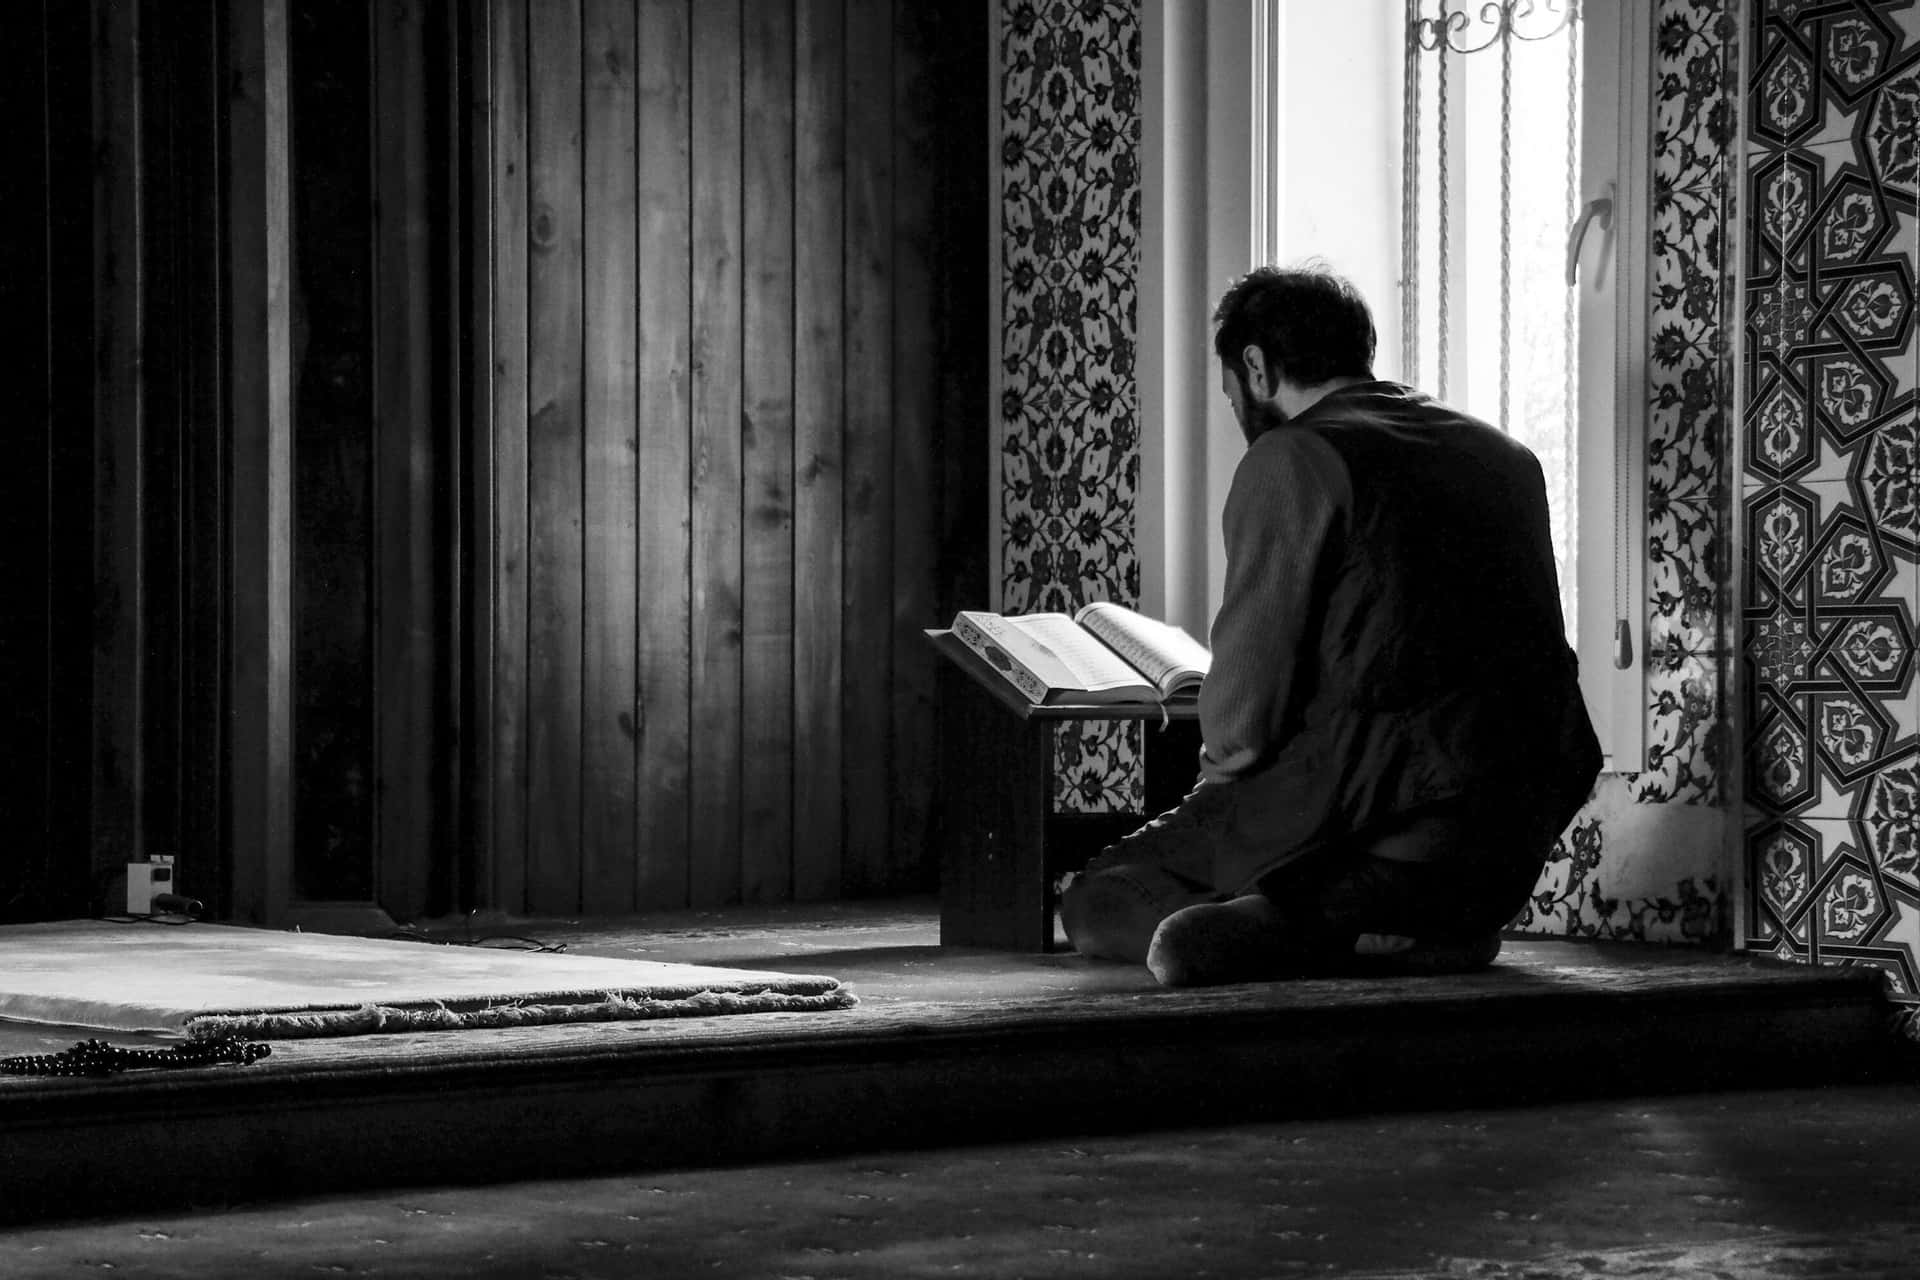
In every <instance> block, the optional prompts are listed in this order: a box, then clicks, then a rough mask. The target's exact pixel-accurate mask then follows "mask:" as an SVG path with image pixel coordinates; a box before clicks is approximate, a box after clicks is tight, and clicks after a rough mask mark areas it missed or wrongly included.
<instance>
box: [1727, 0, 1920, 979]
mask: <svg viewBox="0 0 1920 1280" xmlns="http://www.w3.org/2000/svg"><path fill="white" fill-rule="evenodd" d="M1749 39H1750V41H1751V47H1752V50H1753V55H1752V62H1751V68H1750V77H1749V82H1748V87H1747V97H1746V129H1745V134H1746V138H1745V145H1746V158H1747V180H1746V198H1747V201H1748V205H1747V207H1748V209H1749V210H1750V214H1749V216H1748V218H1747V221H1746V224H1745V230H1746V235H1745V246H1744V250H1743V252H1744V255H1745V269H1746V276H1747V283H1746V298H1745V321H1746V338H1747V347H1746V356H1745V361H1744V367H1743V369H1742V371H1741V375H1742V377H1743V379H1744V388H1743V389H1744V391H1745V406H1746V407H1745V411H1744V413H1743V420H1742V422H1741V424H1740V431H1741V441H1742V446H1743V449H1742V453H1743V458H1744V462H1743V475H1742V477H1741V502H1740V507H1741V513H1740V519H1741V521H1742V527H1743V531H1744V533H1745V541H1746V546H1747V556H1746V563H1745V565H1744V566H1742V573H1743V579H1742V587H1743V595H1744V604H1743V608H1742V618H1741V629H1742V637H1743V653H1742V660H1743V663H1744V666H1743V671H1744V673H1745V676H1746V680H1745V689H1746V693H1745V698H1746V705H1745V711H1746V717H1745V719H1746V742H1745V743H1744V744H1743V745H1744V752H1743V754H1744V757H1745V760H1746V766H1745V767H1746V793H1747V797H1748V801H1749V803H1748V811H1747V814H1746V815H1745V839H1746V851H1747V863H1748V874H1749V880H1750V882H1751V884H1752V886H1753V891H1752V893H1751V894H1750V895H1749V897H1750V901H1751V904H1752V905H1751V910H1750V913H1749V919H1748V921H1747V925H1748V931H1749V934H1750V936H1751V937H1752V939H1753V946H1754V948H1755V949H1756V950H1764V951H1771V952H1774V953H1776V954H1778V955H1781V956H1785V957H1788V958H1792V959H1796V960H1804V961H1808V962H1816V963H1824V962H1840V963H1850V964H1866V965H1872V966H1875V967H1877V968H1879V969H1881V970H1882V971H1884V972H1885V973H1886V974H1887V975H1888V978H1889V981H1890V982H1891V983H1892V985H1893V987H1894V989H1895V990H1896V991H1898V992H1900V993H1903V994H1905V995H1908V996H1913V995H1915V994H1916V993H1920V969H1917V967H1916V961H1920V850H1917V849H1916V840H1915V835H1916V824H1920V737H1917V736H1916V734H1917V733H1920V705H1917V704H1916V683H1915V665H1916V664H1915V653H1914V649H1915V643H1916V631H1915V618H1916V609H1917V607H1920V502H1916V487H1915V486H1916V482H1917V481H1920V463H1917V462H1916V459H1917V458H1920V434H1917V428H1916V422H1915V410H1916V392H1920V343H1916V340H1915V330H1916V324H1915V295H1914V290H1915V276H1916V272H1917V271H1920V255H1917V253H1916V250H1920V236H1917V234H1916V227H1917V226H1920V222H1917V221H1916V209H1915V190H1916V182H1917V179H1920V173H1917V172H1916V168H1917V164H1916V151H1915V148H1916V139H1920V4H1917V3H1916V0H1833V2H1829V3H1820V4H1812V3H1806V2H1804V0H1766V2H1765V3H1756V4H1754V5H1753V6H1752V12H1751V15H1750V25H1749Z"/></svg>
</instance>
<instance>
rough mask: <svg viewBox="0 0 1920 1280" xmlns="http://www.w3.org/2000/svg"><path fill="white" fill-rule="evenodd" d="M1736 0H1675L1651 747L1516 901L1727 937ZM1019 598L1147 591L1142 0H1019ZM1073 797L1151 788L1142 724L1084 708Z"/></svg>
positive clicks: (1578, 927) (1661, 150)
mask: <svg viewBox="0 0 1920 1280" xmlns="http://www.w3.org/2000/svg"><path fill="white" fill-rule="evenodd" d="M1738 3H1739V0H1657V3H1656V4H1655V5H1654V6H1653V7H1652V8H1651V9H1650V10H1649V12H1650V15H1651V21H1652V22H1653V25H1654V31H1653V35H1654V38H1655V41H1656V45H1655V76H1654V85H1653V93H1654V103H1653V108H1654V134H1655V140H1654V142H1655V170H1656V209H1655V230H1654V236H1655V243H1654V245H1653V259H1654V263H1655V267H1654V271H1655V274H1654V280H1653V284H1654V298H1653V302H1652V308H1653V309H1652V314H1651V316H1650V320H1651V326H1650V336H1651V341H1652V351H1651V352H1650V355H1651V360H1650V363H1649V380H1650V385H1649V395H1650V408H1651V432H1650V440H1649V446H1648V447H1649V454H1648V461H1649V466H1650V476H1649V495H1648V496H1649V502H1648V514H1649V529H1648V584H1649V592H1650V601H1649V604H1650V614H1651V617H1652V643H1651V644H1650V645H1649V649H1648V653H1647V655H1646V659H1647V662H1648V664H1649V668H1648V676H1649V679H1648V691H1649V702H1648V710H1647V714H1648V717H1649V720H1648V730H1649V732H1648V755H1647V760H1646V766H1645V768H1644V769H1642V770H1641V771H1638V772H1636V773H1632V774H1621V775H1609V776H1608V777H1605V778H1603V779H1602V780H1601V782H1600V785H1599V786H1598V787H1597V788H1596V791H1595V795H1594V797H1593V800H1592V801H1591V802H1590V803H1589V805H1588V806H1587V808H1586V810H1585V811H1584V812H1583V813H1582V814H1581V815H1580V817H1579V818H1578V819H1577V820H1576V821H1575V823H1574V824H1573V825H1572V827H1571V828H1570V829H1569V831H1568V833H1567V836H1566V837H1565V838H1564V839H1563V840H1562V841H1561V844H1560V847H1559V848H1558V849H1557V850H1556V852H1555V856H1554V859H1553V861H1552V862H1551V863H1550V864H1549V866H1548V868H1547V871H1546V874H1545V875H1544V876H1543V877H1542V880H1541V883H1540V887H1539V890H1538V892H1537V894H1536V897H1535V900H1534V903H1533V905H1532V906H1531V907H1530V908H1529V910H1528V911H1527V912H1526V913H1525V914H1524V915H1523V917H1522V918H1521V919H1520V920H1518V921H1516V922H1515V925H1516V927H1518V928H1521V929H1524V930H1527V931H1532V932H1541V933H1555V934H1573V935H1581V936H1596V937H1621V938H1635V939H1642V940H1649V941H1664V942H1699V941H1703V940H1721V939H1724V937H1725V936H1726V933H1727V930H1728V910H1729V907H1728V903H1729V897H1730V895H1729V887H1728V885H1727V884H1726V883H1725V879H1724V876H1723V875H1722V874H1721V855H1720V850H1721V844H1722V840H1721V833H1722V830H1723V824H1724V821H1725V815H1724V812H1723V810H1722V808H1721V806H1723V805H1724V804H1725V797H1726V791H1725V783H1726V780H1727V771H1728V770H1729V769H1730V768H1731V767H1732V763H1731V757H1732V743H1731V741H1730V732H1729V728H1728V721H1727V716H1726V710H1727V708H1726V704H1725V691H1724V690H1725V680H1724V677H1725V674H1726V671H1727V667H1728V654H1729V653H1730V652H1732V643H1733V641H1732V636H1731V627H1730V623H1729V620H1728V617H1727V603H1728V594H1729V593H1728V582H1729V578H1730V576H1731V573H1732V565H1731V563H1730V560H1731V556H1730V548H1731V545H1732V544H1731V539H1730V537H1729V520H1730V508H1731V489H1732V487H1733V486H1732V485H1731V484H1730V483H1729V482H1728V479H1727V466H1728V463H1729V445H1730V442H1731V431H1730V426H1729V423H1728V422H1727V420H1726V410H1727V405H1728V404H1729V400H1730V397H1729V388H1730V386H1731V377H1732V372H1731V370H1730V368H1729V365H1728V361H1729V351H1730V343H1729V341H1728V335H1729V334H1730V333H1731V332H1732V326H1731V323H1730V322H1729V317H1731V316H1733V315H1735V314H1736V313H1735V312H1734V311H1733V309H1732V308H1734V307H1735V306H1736V305H1738V300H1737V299H1736V298H1734V296H1733V283H1734V277H1733V272H1732V264H1731V263H1730V262H1728V261H1727V260H1726V251H1727V250H1726V246H1727V243H1728V239H1729V237H1728V236H1727V234H1726V230H1727V228H1728V227H1730V226H1732V225H1734V224H1733V221H1732V220H1733V219H1734V217H1735V216H1736V215H1735V207H1736V196H1737V194H1738V193H1737V192H1736V191H1735V189H1734V166H1733V164H1732V163H1731V159H1730V158H1731V156H1732V154H1733V153H1732V150H1731V147H1732V145H1733V134H1734V129H1735V127H1736V125H1735V121H1736V120H1737V119H1738V109H1737V108H1738V93H1737V85H1736V80H1737V68H1738V66H1739V55H1738V48H1739V43H1738V36H1739V29H1738V26H1739V24H1738V21H1737V18H1736V17H1735V16H1734V15H1735V13H1736V12H1737V10H1736V8H1735V6H1737V5H1738ZM999 17H1000V23H1001V28H1000V45H999V50H998V53H999V57H1000V59H1001V63H1000V69H1001V88H1002V93H1001V101H1000V121H999V125H1000V134H1001V137H1000V163H1001V202H1000V208H1001V262H1000V277H1001V278H1000V280H999V282H998V288H999V292H1000V299H1001V315H1002V319H1001V330H1000V334H999V356H1000V376H1001V379H1002V396H1001V405H1000V408H1001V424H1000V432H999V441H1000V445H999V447H1000V458H1001V472H1002V485H1001V493H1000V504H1001V534H1002V556H1001V564H1000V574H1001V582H1002V588H1003V607H1004V608H1006V609H1007V610H1009V611H1021V610H1027V609H1043V608H1044V609H1071V608H1073V607H1075V606H1077V605H1078V604H1080V603H1083V602H1085V601H1088V600H1094V599H1102V598H1106V599H1115V600H1121V601H1124V602H1129V603H1130V602H1132V601H1134V600H1135V599H1136V598H1137V592H1138V562H1137V559H1136V556H1135V552H1134V546H1133V537H1134V510H1135V487H1136V484H1137V479H1138V466H1139V454H1138V444H1137V440H1138V437H1137V431H1138V419H1137V394H1136V388H1135V383H1134V377H1133V347H1134V341H1135V336H1136V313H1135V298H1136V292H1135V283H1136V277H1137V273H1138V269H1139V251H1138V240H1139V228H1140V214H1139V202H1140V187H1139V166H1138V139H1139V129H1140V113H1139V98H1138V84H1139V70H1140V48H1139V13H1138V7H1137V0H1086V2H1083V3H1074V4H1071V5H1069V4H1066V3H1061V2H1057V0H1056V2H1054V3H1044V2H1042V3H1031V2H1028V0H1001V7H1000V11H999ZM1058 749H1059V752H1060V756H1059V759H1060V763H1061V766H1062V768H1061V770H1060V772H1061V775H1062V792H1061V794H1060V795H1058V796H1057V797H1056V800H1057V803H1058V805H1059V807H1061V808H1063V809H1084V810H1126V809H1136V808H1137V807H1138V805H1139V802H1140V789H1139V788H1140V783H1139V773H1138V769H1137V766H1136V765H1135V763H1134V762H1135V760H1136V758H1137V741H1136V742H1134V743H1130V742H1129V741H1128V740H1127V739H1126V738H1125V737H1124V736H1121V735H1111V736H1110V735H1107V734H1104V733H1093V734H1062V735H1061V739H1060V742H1059V748H1058Z"/></svg>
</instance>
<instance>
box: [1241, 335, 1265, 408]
mask: <svg viewBox="0 0 1920 1280" xmlns="http://www.w3.org/2000/svg"><path fill="white" fill-rule="evenodd" d="M1240 363H1241V366H1242V367H1243V368H1245V369H1246V371H1247V378H1246V382H1247V394H1248V395H1250V396H1252V397H1253V398H1254V399H1255V400H1265V399H1266V398H1267V397H1268V396H1271V395H1272V394H1273V380H1272V379H1271V378H1270V377H1268V376H1267V356H1266V353H1265V352H1264V351H1262V350H1260V348H1259V347H1256V346H1254V345H1253V344H1252V343H1248V344H1247V345H1246V347H1245V348H1244V349H1243V350H1242V351H1241V352H1240Z"/></svg>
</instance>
